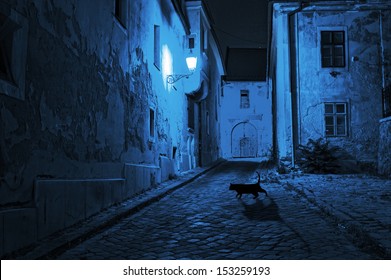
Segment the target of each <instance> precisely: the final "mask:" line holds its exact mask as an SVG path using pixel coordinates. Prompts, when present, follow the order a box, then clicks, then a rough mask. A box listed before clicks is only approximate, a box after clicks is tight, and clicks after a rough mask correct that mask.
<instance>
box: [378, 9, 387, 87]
mask: <svg viewBox="0 0 391 280" xmlns="http://www.w3.org/2000/svg"><path fill="white" fill-rule="evenodd" d="M379 31H380V56H381V79H382V87H383V89H385V88H386V77H385V72H386V69H385V57H384V40H383V14H382V10H380V11H379Z"/></svg>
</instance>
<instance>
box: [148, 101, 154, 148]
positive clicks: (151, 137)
mask: <svg viewBox="0 0 391 280" xmlns="http://www.w3.org/2000/svg"><path fill="white" fill-rule="evenodd" d="M148 131H149V141H150V142H155V139H156V110H155V109H154V108H152V107H149V130H148Z"/></svg>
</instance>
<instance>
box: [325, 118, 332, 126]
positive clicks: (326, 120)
mask: <svg viewBox="0 0 391 280" xmlns="http://www.w3.org/2000/svg"><path fill="white" fill-rule="evenodd" d="M325 122H326V126H329V125H331V126H333V125H334V117H325Z"/></svg>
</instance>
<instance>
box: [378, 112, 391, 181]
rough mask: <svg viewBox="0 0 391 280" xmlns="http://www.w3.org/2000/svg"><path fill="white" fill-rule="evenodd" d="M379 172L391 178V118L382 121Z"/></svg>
mask: <svg viewBox="0 0 391 280" xmlns="http://www.w3.org/2000/svg"><path fill="white" fill-rule="evenodd" d="M379 143H380V144H379V153H378V157H379V160H378V172H379V174H381V175H384V176H388V177H391V117H388V118H385V119H382V120H380V142H379Z"/></svg>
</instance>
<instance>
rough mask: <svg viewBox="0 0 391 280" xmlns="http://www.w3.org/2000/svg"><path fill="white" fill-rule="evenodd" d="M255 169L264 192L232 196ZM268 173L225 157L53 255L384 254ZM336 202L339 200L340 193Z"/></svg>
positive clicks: (370, 256)
mask: <svg viewBox="0 0 391 280" xmlns="http://www.w3.org/2000/svg"><path fill="white" fill-rule="evenodd" d="M260 166H263V167H260ZM256 170H260V171H261V179H262V182H261V185H262V187H263V188H265V189H266V190H267V192H268V195H269V196H268V197H266V196H265V195H264V194H260V195H259V197H258V198H257V199H253V196H252V195H251V194H244V195H243V197H242V199H237V198H236V197H235V195H236V193H235V192H234V191H230V190H228V189H229V184H230V183H236V182H247V183H248V182H256V180H257V176H256V173H255V171H256ZM268 172H269V174H270V172H271V171H270V169H268V167H267V164H264V163H263V164H262V163H260V162H258V161H227V162H224V163H223V164H221V165H219V166H218V167H216V168H214V169H213V170H211V171H210V172H208V173H206V174H205V175H202V176H201V177H200V178H198V179H197V180H195V181H193V182H192V183H190V184H187V185H185V186H183V187H181V188H179V189H178V190H176V191H174V192H172V193H171V194H169V195H167V196H165V197H164V198H162V199H161V200H159V201H157V202H155V203H152V204H151V205H149V206H147V207H145V208H143V209H142V210H141V211H138V212H137V213H135V214H133V215H130V216H128V217H126V218H124V219H122V220H120V221H119V222H118V223H116V224H114V225H113V226H111V227H109V228H107V229H105V230H103V231H100V232H98V233H97V234H96V235H94V236H92V237H91V238H90V239H88V240H86V241H84V242H82V243H81V244H79V245H77V246H75V247H73V248H71V249H69V250H67V251H65V252H61V253H60V254H58V255H56V256H51V258H55V259H379V258H384V257H385V256H384V255H381V254H379V252H378V251H377V250H376V249H374V248H365V247H364V246H360V244H359V243H360V242H358V241H357V236H353V235H352V234H351V233H349V232H347V231H346V230H344V228H343V226H341V225H340V224H337V223H336V222H335V218H333V217H332V216H330V215H326V214H325V213H324V211H321V208H320V207H319V205H316V204H315V203H310V201H309V200H306V199H304V198H303V196H302V195H300V194H299V193H298V192H297V191H295V190H294V187H293V185H292V184H286V183H284V184H283V183H282V182H280V181H279V180H278V179H270V178H269V179H267V178H266V177H270V176H268ZM265 181H266V182H265ZM360 182H365V180H363V179H361V181H360ZM386 182H388V183H389V181H386ZM334 183H335V181H334ZM323 187H325V186H323ZM388 187H390V186H389V185H388ZM388 189H390V188H388ZM345 200H346V198H345ZM346 201H348V200H346ZM335 202H336V203H338V199H337V198H336V199H335ZM384 211H387V209H384ZM386 236H387V235H384V238H387V237H386ZM388 236H389V234H388ZM361 245H362V244H361Z"/></svg>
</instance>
